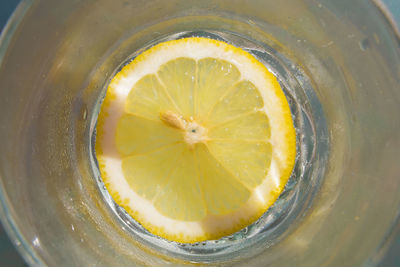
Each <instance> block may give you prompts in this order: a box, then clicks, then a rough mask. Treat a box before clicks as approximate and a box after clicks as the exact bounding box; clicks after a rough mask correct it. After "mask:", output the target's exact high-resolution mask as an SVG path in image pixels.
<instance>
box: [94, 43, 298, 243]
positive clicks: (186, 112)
mask: <svg viewBox="0 0 400 267" xmlns="http://www.w3.org/2000/svg"><path fill="white" fill-rule="evenodd" d="M295 142H296V141H295V130H294V127H293V122H292V119H291V113H290V109H289V105H288V102H287V100H286V98H285V95H284V93H283V91H282V89H281V88H280V86H279V83H278V82H277V80H276V78H275V77H274V76H273V75H272V74H271V73H270V72H269V71H268V70H267V69H266V67H265V66H264V65H263V64H261V63H260V62H259V61H257V60H256V59H255V58H254V57H253V56H252V55H250V54H249V53H247V52H245V51H244V50H242V49H240V48H236V47H234V46H232V45H229V44H227V43H224V42H221V41H216V40H212V39H208V38H199V37H193V38H185V39H180V40H174V41H168V42H164V43H160V44H158V45H156V46H154V47H152V48H150V49H148V50H147V51H145V52H143V53H142V54H140V55H139V56H138V57H136V58H135V59H134V60H133V61H132V62H130V63H129V64H128V65H126V66H125V67H124V68H123V69H122V70H121V71H120V72H119V73H117V74H116V75H115V77H114V78H113V79H112V81H111V83H110V85H109V86H108V90H107V94H106V96H105V99H104V102H103V104H102V107H101V111H100V113H99V118H98V125H97V138H96V155H97V159H98V162H99V166H100V172H101V175H102V178H103V181H104V183H105V185H106V187H107V189H108V191H109V192H110V194H111V196H112V197H113V199H114V200H115V201H116V203H117V204H119V205H120V206H122V207H123V208H124V209H125V210H126V211H127V212H128V213H129V214H130V215H131V216H132V217H133V218H134V219H135V220H137V221H138V222H139V223H140V224H142V225H143V226H144V227H145V228H146V229H147V230H148V231H150V232H151V233H153V234H155V235H158V236H160V237H163V238H166V239H168V240H172V241H177V242H184V243H193V242H198V241H204V240H210V239H218V238H221V237H223V236H226V235H229V234H232V233H234V232H236V231H238V230H240V229H242V228H244V227H245V226H247V225H249V224H251V223H253V222H254V221H256V220H257V219H258V218H259V217H260V216H261V215H262V214H263V213H264V212H265V211H266V210H267V209H268V208H269V207H270V206H271V205H272V204H273V203H274V202H275V200H276V199H277V197H278V196H279V194H280V193H281V192H282V190H283V188H284V186H285V184H286V182H287V180H288V179H289V177H290V174H291V172H292V169H293V165H294V162H295V154H296V144H295Z"/></svg>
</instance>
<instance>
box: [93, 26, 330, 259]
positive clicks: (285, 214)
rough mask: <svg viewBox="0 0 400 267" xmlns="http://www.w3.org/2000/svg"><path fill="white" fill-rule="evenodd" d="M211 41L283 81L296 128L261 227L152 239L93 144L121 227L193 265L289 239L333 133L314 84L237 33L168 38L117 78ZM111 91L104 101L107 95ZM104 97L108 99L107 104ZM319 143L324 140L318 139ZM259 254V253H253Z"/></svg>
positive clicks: (291, 65)
mask: <svg viewBox="0 0 400 267" xmlns="http://www.w3.org/2000/svg"><path fill="white" fill-rule="evenodd" d="M195 36H197V37H208V38H212V39H217V40H221V41H225V42H227V43H230V44H232V45H234V46H237V47H241V48H242V49H244V50H246V51H248V52H249V53H251V54H252V55H254V56H255V57H256V58H257V59H258V60H259V61H260V62H262V63H263V64H264V65H265V66H266V67H267V68H268V69H269V70H270V71H271V72H272V73H273V74H274V75H275V76H276V77H277V78H278V81H279V83H280V85H281V87H282V89H283V91H284V92H285V95H286V97H287V99H288V102H289V105H290V109H291V112H292V118H293V122H294V125H295V128H296V150H297V155H296V164H295V167H294V170H293V173H292V175H291V178H290V179H289V181H288V183H287V184H286V186H285V189H284V191H283V192H282V194H281V195H280V197H279V198H278V200H277V201H276V202H275V203H274V205H273V206H271V207H270V208H269V209H268V211H267V212H265V214H264V215H263V216H262V217H261V218H260V219H258V220H257V221H256V222H255V223H253V224H251V225H249V226H248V227H246V228H244V229H242V230H241V231H238V232H236V233H234V234H232V235H230V236H226V237H223V238H221V239H219V240H210V241H205V242H199V243H195V244H181V243H177V242H173V241H168V240H165V239H163V238H160V237H158V236H155V235H152V234H151V233H149V232H148V231H147V230H146V229H145V228H143V227H142V226H141V225H140V224H139V223H138V222H136V221H135V220H134V219H132V218H131V217H130V216H129V214H128V213H127V212H126V211H125V210H124V209H123V208H121V207H120V206H118V205H117V204H116V203H115V202H114V200H113V199H112V198H111V196H110V194H109V193H108V191H107V190H106V188H105V186H104V183H103V181H102V179H101V176H100V172H99V169H98V164H97V160H96V155H95V150H94V144H95V137H96V133H95V131H94V130H93V132H92V135H91V141H90V145H91V148H90V151H91V155H90V156H91V162H92V167H93V173H94V177H96V182H97V184H98V186H99V189H100V191H101V193H102V195H103V198H104V200H105V202H106V203H107V205H108V206H109V207H110V208H111V210H112V211H113V213H114V214H115V215H116V216H117V217H118V218H119V220H120V223H121V227H122V228H123V229H124V230H126V231H129V232H130V233H131V234H132V235H133V236H135V238H136V239H138V240H139V241H140V242H142V243H143V244H144V245H146V246H149V247H150V248H153V249H156V250H157V251H160V252H161V253H166V254H169V255H172V256H174V257H178V258H183V259H189V260H192V261H202V262H206V261H215V260H226V259H229V258H231V257H232V255H235V256H238V255H240V253H241V252H242V251H245V250H246V249H248V248H257V247H258V248H265V247H266V246H267V247H268V246H270V245H273V244H274V243H275V242H277V241H278V240H280V239H281V238H283V237H284V236H285V235H287V234H288V233H289V232H290V230H291V229H292V228H293V225H295V224H296V223H297V222H298V221H299V219H300V218H301V217H302V215H303V214H304V212H306V210H307V208H308V207H309V206H310V204H311V202H312V199H313V197H314V195H315V193H316V192H317V190H318V188H319V185H320V183H321V179H322V177H323V173H324V168H325V163H326V162H327V159H328V137H327V136H328V132H327V124H326V121H325V118H324V114H323V112H322V107H321V105H320V103H319V101H318V98H317V97H316V95H315V93H314V90H313V88H312V86H311V82H310V80H309V79H308V77H307V76H306V75H305V74H304V73H303V72H302V70H301V69H300V68H299V66H297V65H296V64H294V63H293V62H291V61H290V60H288V59H287V58H285V57H284V56H283V55H281V54H280V53H278V52H277V51H275V50H274V49H273V48H272V47H269V46H267V45H265V44H260V43H257V42H255V41H252V40H250V39H249V38H246V37H245V36H239V35H236V34H234V33H231V32H217V31H195V32H180V33H175V34H171V35H168V36H164V37H163V38H160V39H158V40H154V42H152V43H149V44H148V45H147V46H145V47H143V48H142V49H139V50H138V51H137V52H135V53H134V54H132V55H131V56H130V57H129V58H127V59H126V61H124V62H123V63H122V64H121V65H120V66H119V68H117V69H116V70H115V72H114V74H113V75H111V76H110V78H112V77H113V76H114V75H115V73H117V72H118V71H120V70H121V68H122V67H123V66H125V65H126V64H128V63H129V62H130V61H132V60H133V59H134V58H135V57H136V56H137V55H138V54H139V53H140V52H142V51H144V50H146V49H148V48H149V47H151V46H153V45H156V44H157V43H160V42H163V41H167V40H173V39H180V38H185V37H195ZM106 88H107V84H106V85H105V87H104V89H103V91H104V93H103V97H104V94H105V89H106ZM103 97H102V98H103ZM102 98H101V99H99V101H98V105H97V107H96V108H95V111H94V112H95V115H94V116H93V119H92V127H91V129H95V124H96V119H97V113H98V111H99V108H100V104H101V101H102ZM317 137H318V138H317ZM253 253H257V249H253Z"/></svg>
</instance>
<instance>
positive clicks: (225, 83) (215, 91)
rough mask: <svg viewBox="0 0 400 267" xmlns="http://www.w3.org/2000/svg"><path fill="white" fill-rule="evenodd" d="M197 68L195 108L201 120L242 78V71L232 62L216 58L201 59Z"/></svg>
mask: <svg viewBox="0 0 400 267" xmlns="http://www.w3.org/2000/svg"><path fill="white" fill-rule="evenodd" d="M197 68H198V70H197V85H198V86H197V88H196V89H197V90H196V91H195V102H194V109H195V115H196V117H197V118H198V119H199V120H200V121H201V120H204V119H205V118H204V117H203V116H204V115H207V114H208V112H209V111H210V109H211V108H212V106H213V105H214V104H215V102H217V101H218V99H219V98H220V97H221V96H222V95H223V94H224V93H225V92H226V90H227V89H228V90H229V88H230V87H232V86H234V85H235V83H236V82H237V81H238V80H239V79H240V72H239V71H238V69H237V68H236V67H235V66H234V65H233V64H232V63H230V62H228V61H225V60H220V59H215V58H204V59H200V60H199V61H198V62H197Z"/></svg>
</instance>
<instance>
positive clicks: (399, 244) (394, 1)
mask: <svg viewBox="0 0 400 267" xmlns="http://www.w3.org/2000/svg"><path fill="white" fill-rule="evenodd" d="M383 2H384V3H385V4H386V6H387V7H388V10H390V11H391V13H392V14H393V17H394V19H395V20H396V22H397V25H400V1H399V0H383ZM18 3H19V0H5V1H4V2H3V1H2V3H1V8H0V32H1V30H2V29H3V27H4V26H5V24H6V22H7V20H8V18H9V17H10V15H11V14H12V12H13V11H14V10H15V8H16V6H17V5H18ZM399 252H400V236H398V238H397V239H396V240H395V241H394V243H393V244H392V246H391V247H390V248H389V250H388V252H387V254H386V256H385V258H384V259H383V261H382V262H381V263H380V264H379V267H390V266H393V267H395V266H400V253H399ZM0 266H2V267H6V266H13V267H18V266H27V265H26V263H25V262H24V260H23V259H22V257H21V256H20V255H19V254H18V252H17V250H16V249H15V248H14V246H13V245H12V243H11V241H10V240H9V238H8V236H7V234H6V233H5V231H4V229H3V228H2V226H1V224H0Z"/></svg>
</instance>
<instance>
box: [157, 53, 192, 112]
mask: <svg viewBox="0 0 400 267" xmlns="http://www.w3.org/2000/svg"><path fill="white" fill-rule="evenodd" d="M196 66H197V64H196V61H195V60H193V59H190V58H178V59H176V60H173V61H169V62H167V63H165V64H164V65H162V66H161V67H160V69H159V71H158V72H157V75H158V77H159V78H160V80H161V82H162V83H163V84H164V85H166V90H167V92H168V93H169V95H170V96H171V99H173V101H174V103H175V105H176V107H177V108H178V109H179V112H180V113H181V114H185V115H187V116H193V114H194V110H193V99H194V97H193V93H194V90H195V85H196V80H195V79H194V77H196Z"/></svg>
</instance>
